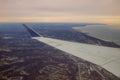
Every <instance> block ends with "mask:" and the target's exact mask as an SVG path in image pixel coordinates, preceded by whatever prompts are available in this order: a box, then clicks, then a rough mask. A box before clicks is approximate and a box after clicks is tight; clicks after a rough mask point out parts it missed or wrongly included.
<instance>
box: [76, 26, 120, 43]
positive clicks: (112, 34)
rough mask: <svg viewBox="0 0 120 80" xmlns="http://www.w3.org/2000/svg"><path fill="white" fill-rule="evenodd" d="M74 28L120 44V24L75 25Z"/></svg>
mask: <svg viewBox="0 0 120 80" xmlns="http://www.w3.org/2000/svg"><path fill="white" fill-rule="evenodd" d="M74 29H76V30H80V31H82V32H85V33H88V35H90V36H93V37H96V38H99V39H102V40H105V41H110V42H115V43H117V44H120V25H117V26H116V25H88V26H85V27H74Z"/></svg>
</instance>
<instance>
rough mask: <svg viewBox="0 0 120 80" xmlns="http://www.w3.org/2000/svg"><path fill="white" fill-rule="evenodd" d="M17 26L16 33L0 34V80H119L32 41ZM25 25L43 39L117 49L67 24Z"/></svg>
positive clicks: (73, 57) (83, 62) (101, 70)
mask: <svg viewBox="0 0 120 80" xmlns="http://www.w3.org/2000/svg"><path fill="white" fill-rule="evenodd" d="M12 25H13V24H12ZM20 25H21V27H22V28H20V29H16V30H17V32H16V30H15V29H14V30H7V31H3V32H1V33H0V80H120V79H119V78H118V77H116V76H115V75H113V74H112V73H110V72H108V71H107V70H105V69H103V68H102V67H100V66H98V65H95V64H93V63H90V62H88V61H85V60H83V59H80V58H78V57H75V56H73V55H70V54H68V53H65V52H62V51H60V50H58V49H56V48H53V47H51V46H48V45H46V44H44V43H42V42H38V41H37V40H33V39H31V37H30V35H29V33H28V32H27V31H26V30H25V29H24V27H23V26H22V24H20ZM3 26H4V25H3ZM7 26H10V25H7ZM14 26H15V25H14ZM28 26H31V27H33V28H34V29H35V30H37V31H38V32H39V33H40V34H41V35H43V36H46V37H51V38H56V39H62V40H69V41H74V42H75V41H76V42H82V43H87V44H94V45H100V46H103V45H104V46H111V47H120V46H119V45H117V44H115V43H111V42H106V41H102V40H99V39H96V38H93V37H90V36H87V35H86V34H84V33H81V32H77V31H74V30H72V29H71V27H68V26H69V25H59V26H62V27H64V28H62V27H56V25H53V26H54V28H51V26H52V25H48V24H47V25H45V24H44V25H43V24H42V25H40V24H32V25H31V24H28ZM57 26H58V25H57ZM65 26H67V27H65ZM16 27H17V26H16ZM11 31H12V32H11Z"/></svg>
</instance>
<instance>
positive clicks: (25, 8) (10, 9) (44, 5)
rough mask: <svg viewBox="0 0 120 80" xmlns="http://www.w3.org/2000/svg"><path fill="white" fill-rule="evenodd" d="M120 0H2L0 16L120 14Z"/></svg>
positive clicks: (0, 2)
mask: <svg viewBox="0 0 120 80" xmlns="http://www.w3.org/2000/svg"><path fill="white" fill-rule="evenodd" d="M119 3H120V0H0V17H25V16H27V17H31V16H32V17H39V16H56V15H57V16H61V15H69V14H73V15H103V16H107V15H110V16H116V15H117V16H118V15H120V10H119V9H120V5H119Z"/></svg>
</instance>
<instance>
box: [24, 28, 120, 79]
mask: <svg viewBox="0 0 120 80" xmlns="http://www.w3.org/2000/svg"><path fill="white" fill-rule="evenodd" d="M25 28H26V29H27V28H28V29H27V30H28V32H29V33H30V34H32V33H36V31H34V30H33V29H31V28H29V27H27V26H26V27H25ZM31 30H32V31H31ZM31 32H32V33H31ZM31 36H32V37H33V39H36V40H38V41H40V42H43V43H45V44H48V45H50V46H52V47H55V48H57V49H59V50H62V51H64V52H67V53H69V54H72V55H74V56H77V57H79V58H82V59H84V60H87V61H89V62H92V63H94V64H97V65H100V66H101V67H103V68H105V69H106V70H108V71H109V72H111V73H113V74H114V75H116V76H118V77H120V49H119V48H111V47H103V46H96V45H89V44H83V43H77V42H70V41H64V40H58V39H53V38H46V37H41V36H40V34H39V35H35V36H34V35H31Z"/></svg>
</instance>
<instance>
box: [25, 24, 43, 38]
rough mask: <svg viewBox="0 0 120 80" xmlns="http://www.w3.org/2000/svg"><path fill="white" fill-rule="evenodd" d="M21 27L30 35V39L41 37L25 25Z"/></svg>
mask: <svg viewBox="0 0 120 80" xmlns="http://www.w3.org/2000/svg"><path fill="white" fill-rule="evenodd" d="M23 26H24V27H25V28H26V30H27V31H28V32H29V33H30V35H31V36H32V37H42V36H41V35H40V34H39V33H38V32H36V31H35V30H33V29H32V28H30V27H28V26H26V25H25V24H23Z"/></svg>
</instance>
